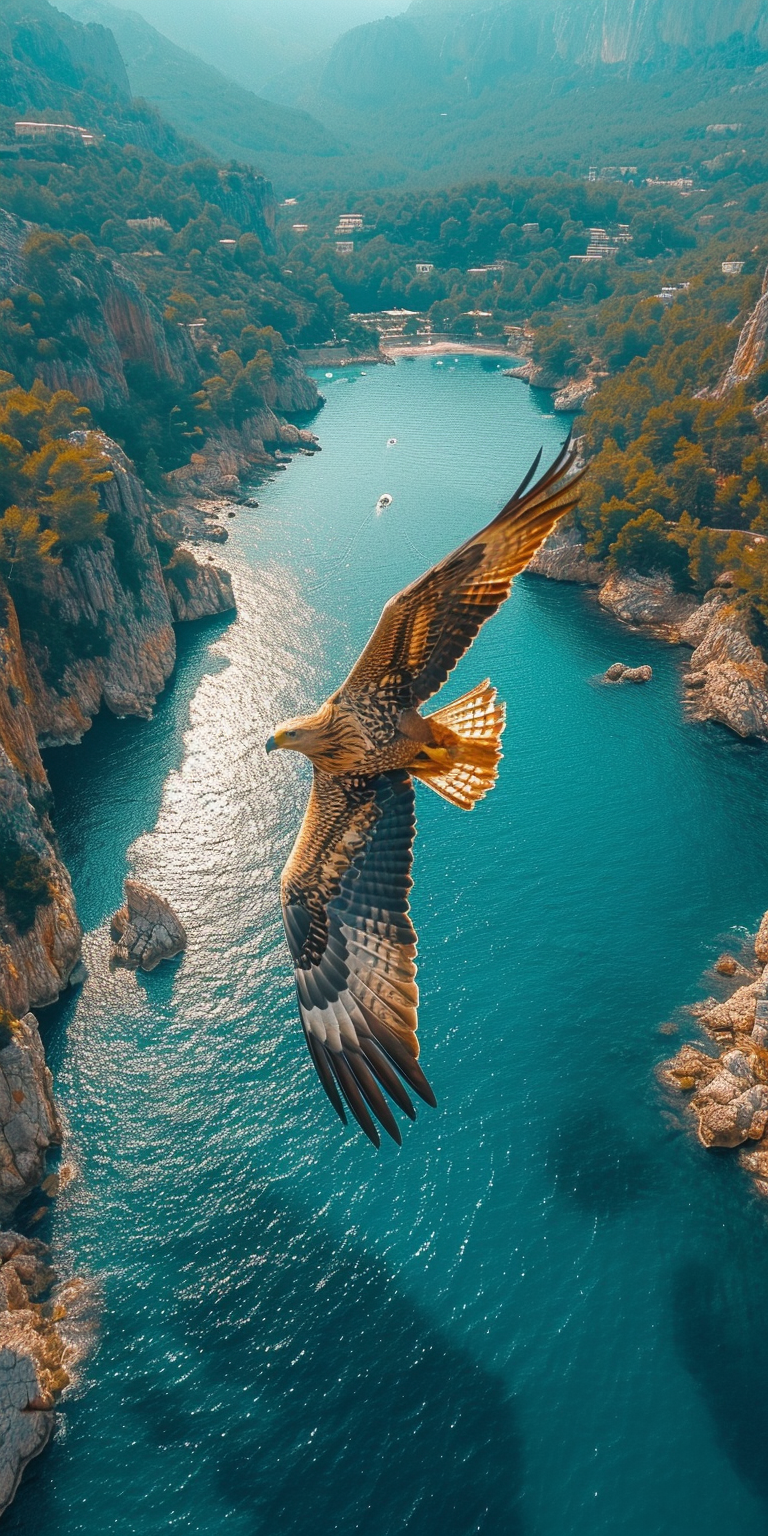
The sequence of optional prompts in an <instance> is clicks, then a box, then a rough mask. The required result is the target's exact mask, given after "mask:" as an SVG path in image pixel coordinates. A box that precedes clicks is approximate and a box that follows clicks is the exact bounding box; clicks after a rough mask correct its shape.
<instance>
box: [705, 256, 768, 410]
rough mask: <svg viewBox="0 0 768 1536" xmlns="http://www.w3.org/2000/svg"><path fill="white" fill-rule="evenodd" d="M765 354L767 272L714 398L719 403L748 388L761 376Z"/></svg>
mask: <svg viewBox="0 0 768 1536" xmlns="http://www.w3.org/2000/svg"><path fill="white" fill-rule="evenodd" d="M766 353H768V268H766V272H765V276H764V278H763V291H762V294H761V296H760V298H759V299H758V301H757V304H756V305H755V307H754V309H753V311H752V313H751V315H750V316H749V319H748V320H747V322H746V324H745V325H744V328H743V330H742V332H741V335H740V337H739V344H738V346H737V348H736V352H735V354H734V358H733V362H732V363H731V364H730V366H729V367H728V369H727V370H726V372H725V374H724V375H723V378H722V379H721V380H720V383H719V384H718V386H717V389H716V390H714V392H713V393H714V398H715V399H716V400H722V398H723V396H724V395H728V394H730V392H731V390H732V389H738V387H739V385H740V384H748V383H749V381H750V379H753V378H754V377H755V374H757V373H759V372H760V369H761V368H762V366H763V364H764V362H765V359H766Z"/></svg>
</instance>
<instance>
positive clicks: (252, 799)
mask: <svg viewBox="0 0 768 1536" xmlns="http://www.w3.org/2000/svg"><path fill="white" fill-rule="evenodd" d="M320 384H321V387H322V388H323V390H324V392H325V393H326V395H327V405H326V407H325V409H324V410H323V412H322V413H321V415H320V416H319V417H318V419H317V425H316V430H317V431H318V432H319V435H320V438H321V441H322V444H323V452H322V453H321V454H320V455H319V456H318V457H316V458H314V459H309V458H306V457H301V458H298V459H296V460H295V461H294V463H293V464H292V466H291V467H290V469H289V470H288V471H287V472H286V473H283V474H280V475H276V476H275V478H274V480H273V481H272V482H271V483H270V484H268V485H266V486H264V487H262V488H261V489H260V490H259V492H258V495H259V500H260V503H261V505H260V507H259V508H258V510H257V511H256V510H253V511H252V510H248V509H244V510H243V511H242V512H241V513H240V514H239V515H238V518H237V519H236V521H235V522H234V523H232V524H230V527H231V529H232V534H231V537H230V542H229V544H228V546H227V549H226V551H225V555H226V560H227V563H228V564H229V565H231V568H232V570H233V576H234V581H235V586H236V592H237V598H238V616H237V619H236V620H235V621H234V622H229V623H228V622H226V621H223V620H222V621H211V622H210V623H208V624H203V625H198V626H187V627H186V628H182V629H181V631H180V633H179V651H180V654H179V664H178V668H177V673H176V677H175V680H174V682H173V684H172V686H171V688H170V689H169V690H168V691H167V692H166V694H165V695H164V697H163V698H162V700H161V701H160V703H159V705H158V708H157V711H156V714H155V718H154V719H153V720H152V721H151V722H149V723H144V722H137V721H115V720H112V719H109V718H104V719H100V720H98V721H97V722H96V724H95V725H94V728H93V730H92V732H91V733H90V736H89V738H88V739H87V740H86V741H85V743H84V744H83V745H82V746H80V747H78V748H74V749H69V748H67V749H62V750H61V751H59V752H57V753H50V754H49V755H48V756H49V767H50V772H51V778H52V782H53V787H54V793H55V798H56V805H57V812H56V818H57V827H58V830H59V834H60V837H61V842H62V849H63V853H64V856H65V858H66V859H67V860H68V862H69V864H70V867H71V869H72V872H73V877H74V881H75V887H76V891H77V895H78V901H79V906H80V912H81V916H82V919H83V923H84V926H85V928H86V930H87V939H86V956H87V961H88V966H89V971H90V976H89V980H88V982H87V983H86V985H85V986H84V988H83V989H82V991H81V992H80V993H79V994H78V995H77V997H76V998H73V999H70V1000H68V1001H67V1002H66V1003H65V1005H64V1006H62V1007H61V1008H60V1009H59V1010H58V1011H57V1013H56V1014H55V1015H52V1016H51V1018H50V1019H48V1020H47V1021H44V1030H45V1035H46V1044H47V1049H48V1052H49V1057H50V1061H51V1065H52V1068H53V1071H54V1075H55V1079H56V1090H57V1094H58V1096H59V1100H60V1102H61V1104H62V1107H63V1110H64V1114H65V1117H66V1123H67V1147H66V1150H65V1156H66V1157H67V1158H68V1160H69V1161H71V1162H73V1163H74V1164H75V1166H76V1168H77V1178H76V1180H75V1181H74V1182H73V1183H72V1185H71V1186H69V1187H68V1189H67V1190H66V1191H65V1193H64V1194H63V1195H62V1197H61V1199H60V1201H59V1202H58V1205H57V1208H56V1212H55V1215H54V1218H53V1225H52V1232H51V1236H52V1240H53V1243H54V1249H55V1254H56V1259H57V1263H58V1264H59V1266H60V1267H61V1268H63V1269H67V1268H69V1269H70V1270H73V1271H74V1272H76V1273H81V1274H86V1275H88V1276H91V1277H93V1278H94V1279H95V1280H96V1281H97V1283H98V1287H99V1293H100V1297H101V1305H102V1322H101V1334H100V1339H99V1344H98V1348H97V1350H96V1351H95V1353H94V1354H93V1356H92V1358H91V1360H90V1361H89V1363H88V1364H87V1366H86V1368H85V1370H84V1373H83V1378H82V1380H81V1381H80V1383H79V1385H78V1387H77V1389H76V1391H75V1392H74V1393H73V1394H72V1396H71V1397H70V1398H69V1400H68V1401H65V1404H64V1406H63V1409H62V1413H61V1416H60V1426H61V1427H60V1430H59V1432H58V1435H57V1439H56V1441H55V1443H54V1445H53V1446H52V1448H51V1450H50V1451H49V1452H48V1453H47V1454H46V1455H45V1456H44V1457H43V1458H42V1459H41V1460H40V1461H38V1462H37V1463H36V1464H35V1465H34V1466H33V1467H31V1468H30V1470H29V1472H28V1474H27V1477H26V1479H25V1482H24V1484H23V1486H22V1489H21V1492H20V1494H19V1495H18V1498H17V1501H16V1503H15V1505H14V1507H13V1509H12V1510H11V1512H10V1514H9V1515H8V1516H7V1517H6V1529H7V1531H8V1532H9V1536H10V1533H12V1532H16V1533H23V1536H33V1533H34V1536H38V1533H39V1532H40V1531H42V1530H45V1532H46V1536H156V1533H157V1532H159V1531H164V1532H165V1531H171V1532H175V1531H178V1532H194V1533H200V1536H213V1533H218V1532H220V1531H222V1530H226V1531H228V1532H232V1533H233V1536H273V1533H274V1532H276V1531H278V1530H279V1531H280V1532H281V1533H283V1536H310V1533H312V1536H317V1533H319V1532H322V1533H338V1536H353V1533H361V1536H399V1533H400V1532H406V1531H407V1532H414V1533H418V1536H471V1533H474V1532H482V1533H487V1536H501V1533H503V1536H563V1533H567V1536H669V1533H670V1532H672V1531H674V1532H675V1533H676V1536H694V1533H695V1536H722V1532H723V1531H724V1530H733V1529H736V1528H737V1527H738V1528H744V1529H748V1528H749V1529H760V1528H762V1526H763V1525H764V1524H765V1520H766V1505H767V1503H768V1471H767V1470H766V1468H767V1467H768V1462H767V1461H766V1458H765V1454H764V1446H765V1435H766V1431H767V1430H768V1416H767V1411H766V1409H765V1407H764V1403H765V1390H764V1387H765V1379H766V1368H767V1367H768V1345H767V1344H766V1334H765V1329H764V1328H763V1327H762V1326H761V1325H760V1324H759V1319H760V1318H761V1317H764V1316H765V1315H766V1304H767V1303H768V1278H766V1262H765V1260H766V1220H765V1213H764V1207H762V1206H761V1205H760V1203H759V1202H758V1201H757V1200H756V1198H755V1197H754V1196H753V1194H752V1191H751V1186H750V1184H749V1183H748V1182H747V1180H746V1179H745V1177H744V1176H743V1175H742V1174H740V1172H739V1170H738V1168H737V1166H736V1163H735V1161H734V1160H733V1159H730V1158H725V1157H717V1156H712V1155H707V1154H705V1153H704V1152H703V1151H702V1150H701V1149H699V1148H698V1147H697V1146H696V1145H695V1143H694V1142H693V1141H692V1139H691V1137H690V1134H689V1131H688V1129H687V1128H686V1124H685V1122H684V1120H683V1119H682V1117H681V1116H680V1114H679V1111H678V1108H677V1106H676V1105H673V1104H671V1103H668V1102H667V1100H666V1099H665V1098H664V1096H663V1095H662V1093H661V1092H660V1090H659V1089H658V1087H657V1085H656V1082H655V1079H654V1067H655V1064H656V1063H657V1062H658V1061H659V1060H660V1059H661V1058H662V1057H663V1056H664V1055H665V1054H669V1051H670V1049H671V1046H672V1045H673V1044H674V1042H670V1040H669V1038H668V1037H667V1036H664V1035H660V1034H659V1026H660V1025H661V1024H662V1023H663V1022H664V1021H665V1020H666V1019H668V1018H669V1016H670V1014H671V1013H672V1012H673V1010H675V1009H676V1008H677V1007H678V1005H679V1004H681V1003H683V1002H685V1001H690V1000H693V999H694V998H695V997H697V996H699V995H701V987H702V985H703V983H702V982H701V975H702V972H703V971H704V969H705V967H706V966H707V965H709V964H711V962H712V960H713V958H714V957H715V956H716V955H717V953H718V952H719V950H720V949H722V948H723V947H724V945H725V943H726V941H727V939H728V936H729V933H731V932H732V930H733V928H734V926H735V927H736V929H746V928H748V927H749V926H750V925H751V926H754V925H755V924H756V921H757V919H758V918H759V916H760V914H761V912H762V910H763V909H764V908H765V906H766V905H768V848H766V841H765V836H764V827H765V790H764V785H765V767H766V758H765V752H764V750H763V749H762V748H759V747H757V746H755V745H754V744H749V743H746V744H745V743H742V742H739V741H737V740H736V739H735V738H732V737H730V736H729V735H727V734H726V733H725V732H722V731H720V730H717V729H715V728H702V727H698V726H692V725H690V724H688V723H686V722H685V720H684V719H683V714H682V707H681V686H680V671H681V666H682V654H681V653H679V652H677V651H675V650H672V649H670V648H668V647H664V646H662V645H660V644H657V643H656V642H654V641H652V640H650V639H648V638H646V637H641V636H638V635H634V634H631V633H629V632H627V631H626V630H623V629H621V628H619V627H618V626H617V625H616V624H615V623H613V621H611V620H610V619H608V618H607V617H606V616H605V615H604V614H602V613H601V612H600V610H599V609H598V608H597V606H596V604H595V603H594V601H593V599H591V598H590V597H589V596H587V595H586V594H585V593H584V592H583V591H581V590H579V589H577V588H570V587H558V586H555V585H553V584H549V583H545V582H542V581H539V580H536V579H535V578H532V577H528V578H525V579H523V580H521V581H520V582H518V583H517V584H516V587H515V590H514V592H513V596H512V599H511V600H510V602H509V604H507V606H506V607H505V609H504V610H503V611H502V613H501V614H500V615H499V616H498V617H497V618H496V619H495V620H494V621H493V623H492V624H491V625H489V626H488V627H487V628H486V629H485V630H484V631H483V633H482V635H481V636H480V637H479V639H478V642H477V643H476V645H475V647H474V649H473V652H472V654H471V655H470V656H469V657H468V658H466V659H465V661H464V662H463V664H462V665H461V667H460V669H459V671H458V673H457V674H456V676H455V677H454V678H452V679H451V682H450V685H449V687H450V689H451V691H452V692H453V693H454V694H458V693H459V692H462V691H464V690H465V689H466V688H468V687H470V686H472V685H473V684H474V683H475V682H477V681H479V680H480V679H481V678H482V677H484V676H486V675H490V677H491V678H492V679H493V681H494V682H495V683H496V685H497V686H498V688H499V691H500V693H501V696H502V697H503V698H505V699H506V701H507V704H508V711H509V713H508V727H507V733H506V736H505V753H506V756H505V760H504V762H503V764H502V773H501V778H500V782H499V785H498V787H497V789H496V790H495V792H494V794H493V795H492V796H491V797H490V798H489V799H488V800H487V801H486V802H485V803H484V804H483V805H481V806H480V807H479V808H478V809H477V810H476V811H475V812H474V813H473V815H472V817H471V818H469V817H466V816H463V815H462V814H461V813H459V812H458V811H456V810H454V809H453V808H452V807H450V806H448V805H446V804H444V803H443V802H441V801H439V800H438V799H437V798H436V797H434V796H430V793H429V791H428V790H426V789H423V790H422V789H421V788H420V789H419V793H418V812H419V841H418V847H417V859H416V886H415V891H414V897H413V912H414V919H415V922H416V926H417V929H418V931H419V938H420V964H421V969H420V978H419V979H420V985H421V989H422V1012H421V1038H422V1049H423V1058H422V1059H423V1064H424V1067H425V1070H426V1072H427V1075H428V1076H429V1078H430V1080H431V1081H432V1083H433V1085H434V1087H435V1091H436V1093H437V1097H438V1101H439V1107H438V1109H437V1111H430V1110H428V1109H426V1108H422V1109H421V1110H420V1112H419V1115H418V1119H417V1121H416V1123H415V1124H414V1125H406V1126H405V1127H404V1145H403V1147H402V1149H400V1150H398V1149H396V1148H395V1147H394V1146H391V1145H389V1144H388V1145H386V1146H384V1147H382V1149H381V1151H380V1152H379V1153H376V1152H375V1151H374V1150H373V1148H372V1147H370V1145H369V1144H368V1143H367V1142H366V1141H365V1140H364V1138H363V1137H362V1136H361V1135H360V1134H359V1133H358V1132H357V1131H355V1130H347V1131H345V1130H344V1129H343V1128H342V1127H341V1126H340V1125H339V1124H338V1122H337V1121H336V1118H335V1116H334V1114H333V1112H332V1110H331V1108H330V1105H329V1104H328V1103H327V1101H326V1100H325V1098H324V1095H323V1094H322V1091H321V1089H320V1087H319V1085H318V1084H317V1082H316V1081H315V1079H314V1076H313V1072H312V1069H311V1066H310V1063H309V1059H308V1056H307V1054H306V1051H305V1048H304V1045H303V1042H302V1040H301V1034H300V1029H299V1026H298V1022H297V1019H296V1016H295V1002H294V997H293V987H292V981H291V977H290V972H289V966H288V959H287V953H286V950H285V946H284V942H283V938H282V928H281V921H280V914H279V905H278V879H279V871H280V868H281V866H282V864H283V862H284V859H285V857H286V854H287V852H288V850H289V848H290V845H291V842H292V840H293V837H294V835H295V832H296V829H297V826H298V823H299V820H300V817H301V814H302V812H303V806H304V802H305V799H306V794H307V788H308V773H307V770H306V765H305V764H304V763H302V762H298V761H296V760H294V759H293V758H291V757H289V756H287V755H285V754H278V755H276V756H271V757H269V758H267V757H266V756H265V754H264V750H263V749H264V742H265V740H266V738H267V736H268V735H269V734H270V732H271V730H272V729H273V727H274V725H275V723H276V722H277V721H278V720H279V719H280V718H285V717H286V716H289V715H291V714H294V713H296V712H297V711H300V710H302V709H304V708H306V707H308V706H310V705H313V704H314V703H316V702H318V701H319V700H320V699H321V698H322V697H323V696H324V695H325V694H326V693H327V692H328V691H330V689H331V688H333V687H335V686H336V685H337V684H338V683H339V682H340V681H341V679H342V678H343V676H344V675H345V673H346V671H347V670H348V668H349V666H350V664H351V662H352V661H353V660H354V657H355V655H356V654H357V652H358V651H359V649H360V647H361V645H362V644H363V642H364V641H365V639H366V638H367V635H368V634H369V632H370V630H371V628H372V626H373V624H374V622H375V620H376V618H377V616H378V613H379V611H380V608H381V606H382V604H383V603H384V601H385V600H386V599H387V597H389V596H390V595H391V594H392V593H393V592H394V591H396V590H397V589H398V588H399V587H401V586H402V585H404V584H405V583H406V582H407V581H410V580H412V579H413V578H414V577H415V576H416V575H417V574H418V573H419V572H420V570H422V569H424V568H425V567H426V566H427V565H428V564H429V563H430V562H431V561H433V560H434V559H436V558H438V556H440V555H442V554H444V553H446V552H447V551H448V550H449V549H450V548H452V547H453V546H454V545H455V544H457V543H458V542H459V541H460V540H461V539H462V538H464V537H466V536H467V535H468V534H469V533H470V532H473V531H474V530H475V529H477V528H479V527H481V526H482V524H483V523H485V522H486V521H488V519H489V517H490V516H492V515H493V513H494V512H495V511H496V510H498V508H499V507H500V506H501V505H502V503H503V501H504V500H505V499H506V498H507V496H508V495H509V494H510V492H511V490H513V489H514V486H515V484H516V483H517V481H518V480H519V479H520V477H521V476H522V474H523V472H524V470H525V469H526V468H527V466H528V463H529V462H530V460H531V458H532V456H533V454H534V452H535V451H536V450H537V448H538V447H539V446H540V444H542V443H543V444H544V447H545V457H546V456H548V455H553V454H554V452H555V450H556V448H557V446H558V444H559V442H560V441H561V440H562V437H563V436H564V431H565V428H564V426H563V421H562V419H558V418H555V417H553V416H552V415H551V414H545V413H544V410H543V408H542V406H541V405H540V404H539V399H540V398H541V399H545V398H546V397H538V396H537V395H536V394H534V393H533V392H531V391H529V390H527V389H526V387H525V386H524V385H522V384H521V383H519V382H514V381H510V380H508V379H505V378H503V377H502V374H501V372H500V369H499V368H498V367H497V366H496V365H495V364H493V363H489V361H488V360H487V359H485V360H480V359H477V358H471V357H460V358H459V359H458V360H456V362H455V363H454V361H453V360H451V366H450V367H443V368H440V369H438V368H436V366H435V365H434V363H433V362H431V361H430V360H429V359H419V360H417V361H414V362H400V363H399V364H398V365H397V367H396V368H380V369H376V370H367V371H366V372H365V374H364V375H361V374H360V373H357V372H355V371H350V372H348V373H344V374H341V373H337V374H335V375H334V376H333V378H332V379H330V380H329V379H326V378H324V377H321V378H320ZM391 438H395V439H396V444H395V445H394V446H390V447H388V446H387V445H388V440H389V439H391ZM385 490H386V492H387V493H388V494H390V495H391V496H392V504H391V505H390V506H389V507H388V508H387V509H386V510H385V511H384V512H383V513H382V515H381V516H379V517H377V516H376V515H375V509H376V503H377V501H378V498H379V497H380V496H381V494H382V493H383V492H384V491H385ZM617 659H620V660H624V661H626V662H628V663H637V662H639V661H650V662H651V663H652V665H653V668H654V680H653V683H652V684H651V685H649V686H648V687H647V688H645V689H629V688H627V689H608V688H604V687H601V686H599V684H598V683H597V682H596V678H597V676H598V674H599V673H601V672H602V671H603V670H604V669H605V667H606V666H607V665H608V664H609V663H610V662H612V661H615V660H617ZM129 871H131V872H135V873H136V874H138V875H139V876H140V877H141V878H143V879H146V880H147V881H149V882H150V883H151V884H152V885H155V886H156V887H157V888H158V889H159V890H160V891H161V892H162V893H163V894H164V895H166V896H168V897H169V899H170V900H171V902H172V903H173V905H174V907H175V908H176V910H177V911H178V913H179V915H180V916H181V918H182V921H183V922H184V924H185V926H186V928H187V930H188V934H189V947H188V950H187V953H186V954H185V955H184V956H183V957H182V958H181V959H180V960H178V961H176V962H173V963H172V964H171V965H168V966H166V967H164V968H162V969H161V970H158V971H156V972H154V973H153V974H152V975H150V976H148V977H145V976H140V977H137V976H133V975H130V974H128V973H126V972H123V971H117V972H114V973H111V972H110V971H109V968H108V920H109V914H110V912H111V911H113V910H114V909H115V907H117V906H118V905H119V903H120V899H121V888H122V880H123V877H124V875H125V874H126V873H127V872H129Z"/></svg>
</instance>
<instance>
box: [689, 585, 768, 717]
mask: <svg viewBox="0 0 768 1536" xmlns="http://www.w3.org/2000/svg"><path fill="white" fill-rule="evenodd" d="M708 598H709V599H711V600H708V601H707V602H705V603H704V604H703V605H702V609H701V610H700V611H699V613H698V614H696V615H695V616H694V617H695V619H696V621H697V623H696V624H695V627H694V625H693V624H690V625H688V626H686V625H684V626H683V629H682V631H681V635H680V638H681V640H682V641H683V642H684V643H688V644H690V642H691V640H693V639H696V638H698V635H699V634H700V633H701V621H702V619H704V618H706V619H707V621H708V622H707V624H706V628H705V629H704V633H703V634H702V635H701V639H700V640H699V642H698V644H697V645H696V649H695V650H694V653H693V655H692V657H691V661H690V669H689V671H688V673H687V675H686V677H685V679H684V681H685V688H686V704H687V709H688V713H689V715H690V717H691V719H694V720H719V721H720V723H721V725H727V726H728V727H729V728H730V730H732V731H735V732H736V734H737V735H738V736H744V737H747V736H756V737H758V738H759V739H760V740H761V741H768V667H767V666H766V664H765V662H764V661H763V658H762V655H761V654H760V651H759V650H758V649H757V646H756V645H754V643H753V642H752V640H751V639H750V637H749V634H748V633H747V629H746V622H745V617H744V615H743V614H742V613H740V612H739V611H738V609H736V608H734V607H733V605H732V604H729V603H728V602H727V601H726V600H724V599H723V598H722V597H721V596H720V594H717V593H715V594H714V595H713V594H708Z"/></svg>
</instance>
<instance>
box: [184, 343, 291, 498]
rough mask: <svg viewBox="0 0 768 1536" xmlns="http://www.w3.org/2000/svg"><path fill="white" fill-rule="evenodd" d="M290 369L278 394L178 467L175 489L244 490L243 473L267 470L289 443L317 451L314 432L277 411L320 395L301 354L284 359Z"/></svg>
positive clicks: (195, 492) (212, 493)
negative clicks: (285, 417) (300, 361)
mask: <svg viewBox="0 0 768 1536" xmlns="http://www.w3.org/2000/svg"><path fill="white" fill-rule="evenodd" d="M285 366H286V372H285V375H284V377H283V378H282V379H281V381H280V383H279V384H278V385H276V386H275V391H276V394H275V398H274V400H272V401H270V402H269V403H268V404H267V405H265V406H264V408H263V409H262V410H260V411H256V412H255V413H254V415H253V416H249V417H248V418H247V419H246V420H245V421H244V422H243V424H242V426H241V427H240V428H235V427H230V428H223V427H221V428H219V429H218V430H217V431H216V432H215V433H213V434H212V435H211V436H210V437H209V438H208V440H207V442H206V443H205V445H204V448H203V450H202V452H200V453H193V454H192V457H191V459H190V461H189V463H188V464H183V465H182V466H181V467H180V468H179V469H174V470H173V471H172V472H171V474H170V475H169V476H168V480H169V482H170V483H171V485H172V486H173V488H174V492H175V493H177V494H180V495H182V496H203V497H216V496H221V495H228V496H237V497H240V496H241V495H242V491H243V486H242V481H243V480H244V479H252V477H253V472H254V470H255V471H262V472H269V471H271V470H274V469H275V468H276V467H277V464H278V462H279V458H278V455H282V457H283V458H285V455H284V454H282V450H283V449H285V448H292V449H294V450H298V451H299V452H303V451H307V452H310V453H316V452H317V451H318V450H319V447H320V444H319V443H318V440H317V438H316V436H315V435H314V433H313V432H310V431H309V430H308V429H307V428H306V427H297V426H295V425H294V424H293V423H292V422H288V421H284V420H283V419H282V418H281V417H280V416H278V415H277V414H276V412H277V411H278V410H284V411H311V410H315V409H316V407H317V406H318V404H319V400H320V397H319V395H318V392H317V386H316V385H315V383H314V380H312V379H309V378H307V375H306V374H305V373H304V370H303V368H302V367H301V365H300V363H299V362H298V360H297V359H291V358H288V359H287V360H286V365H285Z"/></svg>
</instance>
